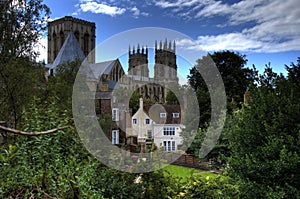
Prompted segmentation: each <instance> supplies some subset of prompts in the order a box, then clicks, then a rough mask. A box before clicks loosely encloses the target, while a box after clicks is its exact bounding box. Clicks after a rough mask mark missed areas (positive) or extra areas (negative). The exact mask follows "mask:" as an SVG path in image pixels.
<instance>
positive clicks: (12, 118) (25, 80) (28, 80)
mask: <svg viewBox="0 0 300 199" xmlns="http://www.w3.org/2000/svg"><path fill="white" fill-rule="evenodd" d="M4 63H5V64H4ZM42 67H43V66H42V65H40V64H34V63H33V62H32V61H30V60H29V59H28V58H11V59H10V60H8V61H7V62H2V61H1V63H0V85H2V86H0V105H1V109H0V120H4V121H7V123H8V124H9V126H14V127H15V128H16V127H17V126H18V124H19V123H20V122H21V118H22V115H23V110H24V108H26V107H28V106H29V103H30V101H32V99H33V97H34V96H40V95H41V93H42V92H43V91H44V88H45V81H44V79H43V75H44V74H43V68H42Z"/></svg>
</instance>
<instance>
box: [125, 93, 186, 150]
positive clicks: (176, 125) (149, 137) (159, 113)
mask: <svg viewBox="0 0 300 199" xmlns="http://www.w3.org/2000/svg"><path fill="white" fill-rule="evenodd" d="M183 128H184V126H183V125H182V124H181V110H180V105H163V104H153V105H151V104H144V103H143V99H142V98H140V104H139V109H138V111H137V112H136V113H135V114H134V115H133V116H132V123H131V126H130V127H128V128H126V136H129V135H130V136H131V137H136V138H137V144H138V146H139V148H140V150H141V151H142V152H145V151H146V148H147V147H146V146H147V145H152V144H154V145H155V146H156V147H158V148H162V149H163V150H164V151H167V152H176V151H178V150H180V146H181V145H182V137H181V132H182V129H183Z"/></svg>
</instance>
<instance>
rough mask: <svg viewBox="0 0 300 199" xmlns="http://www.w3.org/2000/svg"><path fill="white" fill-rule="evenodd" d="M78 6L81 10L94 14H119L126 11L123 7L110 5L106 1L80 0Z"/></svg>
mask: <svg viewBox="0 0 300 199" xmlns="http://www.w3.org/2000/svg"><path fill="white" fill-rule="evenodd" d="M79 8H80V11H82V12H92V13H96V14H105V15H110V16H116V15H121V14H123V13H125V11H126V9H125V8H121V7H117V6H111V5H108V4H106V3H98V2H96V1H92V0H81V1H80V4H79Z"/></svg>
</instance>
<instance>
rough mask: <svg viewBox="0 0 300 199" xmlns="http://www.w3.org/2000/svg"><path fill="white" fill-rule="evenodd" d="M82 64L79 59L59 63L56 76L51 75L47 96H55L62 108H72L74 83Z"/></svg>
mask: <svg viewBox="0 0 300 199" xmlns="http://www.w3.org/2000/svg"><path fill="white" fill-rule="evenodd" d="M80 65H81V61H80V60H78V59H77V60H75V61H71V62H66V63H64V64H61V65H58V66H57V67H56V70H55V76H50V77H49V81H48V84H47V93H46V94H47V95H46V98H47V97H51V96H55V97H56V99H57V100H58V101H59V102H60V103H59V106H60V107H61V108H62V109H68V110H70V109H71V107H72V93H73V85H74V82H75V79H76V75H77V72H78V70H79V67H80Z"/></svg>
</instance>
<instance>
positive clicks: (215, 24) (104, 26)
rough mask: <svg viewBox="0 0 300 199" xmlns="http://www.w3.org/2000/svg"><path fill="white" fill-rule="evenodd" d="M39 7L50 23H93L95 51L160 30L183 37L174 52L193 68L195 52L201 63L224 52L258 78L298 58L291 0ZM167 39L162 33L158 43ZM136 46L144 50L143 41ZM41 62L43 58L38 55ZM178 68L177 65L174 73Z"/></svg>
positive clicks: (89, 2) (297, 20) (158, 0)
mask: <svg viewBox="0 0 300 199" xmlns="http://www.w3.org/2000/svg"><path fill="white" fill-rule="evenodd" d="M44 3H45V4H47V5H48V6H49V7H50V9H51V12H52V14H51V20H53V19H57V18H60V17H63V16H66V15H69V16H73V17H77V18H81V19H84V20H88V21H92V22H95V23H96V43H97V45H101V44H102V43H103V42H104V43H105V42H113V41H111V40H113V38H114V37H113V38H111V37H112V36H114V35H117V34H120V33H122V32H123V31H128V30H131V29H135V28H143V27H159V28H165V29H171V30H174V31H178V32H179V33H182V34H183V35H186V36H187V37H186V38H181V39H178V37H174V39H177V40H178V41H177V46H178V47H177V48H178V49H185V50H189V51H193V52H194V53H195V55H196V57H194V58H190V59H188V60H189V62H192V63H191V64H192V65H193V64H194V63H195V60H193V59H196V58H197V52H198V51H199V57H200V56H201V52H202V53H203V51H205V52H214V51H221V50H226V49H228V50H232V51H235V52H239V53H240V54H244V55H246V57H247V59H248V63H247V66H252V65H253V64H254V65H255V66H256V67H257V68H258V69H259V71H260V72H262V71H263V68H264V66H265V64H268V63H269V62H270V63H271V66H272V68H273V69H274V71H275V72H278V73H279V72H283V73H285V69H284V64H287V65H290V63H291V62H294V63H296V60H297V57H300V32H299V27H300V9H299V6H298V5H299V3H298V1H296V0H284V1H282V0H226V1H224V0H139V1H129V0H118V1H117V0H104V1H101V0H64V1H53V0H44ZM145 35H149V34H147V33H145ZM175 35H176V34H175ZM167 36H169V35H168V34H163V33H162V35H161V38H160V37H159V38H157V39H158V40H161V39H163V38H165V37H167ZM141 38H146V36H145V37H141ZM141 38H139V39H140V40H141ZM150 38H151V39H152V44H150V43H146V44H145V45H148V46H150V47H153V46H154V40H153V38H154V37H153V35H152V37H150ZM168 39H169V37H168ZM170 39H172V38H170ZM129 41H130V42H133V41H135V40H129ZM136 41H137V42H141V45H143V43H142V42H143V41H139V40H136ZM125 43H126V42H125ZM127 43H128V42H127ZM133 44H135V45H136V43H133ZM126 45H127V48H128V44H126ZM122 48H125V47H122ZM41 56H44V57H46V56H45V53H43V52H42V55H41ZM121 57H122V56H121ZM179 57H180V53H179ZM122 59H123V60H125V59H126V56H125V55H123V58H122ZM150 62H151V60H150ZM183 63H184V61H182V60H179V63H178V67H179V68H180V67H181V66H180V64H183ZM124 65H126V63H124ZM126 67H127V66H124V68H126ZM188 72H189V71H188V67H187V66H186V67H182V68H181V69H180V73H181V75H183V76H185V75H186V74H188Z"/></svg>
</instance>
